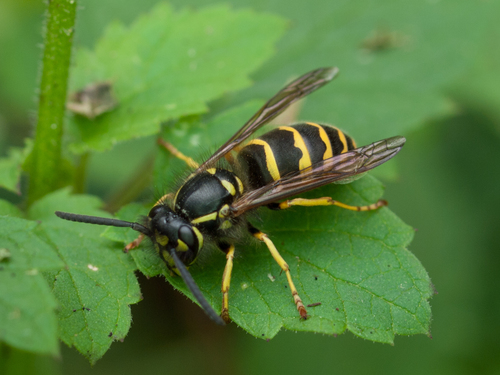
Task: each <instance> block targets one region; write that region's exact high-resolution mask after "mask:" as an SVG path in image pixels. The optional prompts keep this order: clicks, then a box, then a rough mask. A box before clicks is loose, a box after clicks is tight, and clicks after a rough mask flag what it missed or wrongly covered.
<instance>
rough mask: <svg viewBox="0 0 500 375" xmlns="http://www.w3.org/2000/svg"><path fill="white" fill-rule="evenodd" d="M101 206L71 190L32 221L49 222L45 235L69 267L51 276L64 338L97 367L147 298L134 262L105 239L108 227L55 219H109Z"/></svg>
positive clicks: (37, 209)
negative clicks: (71, 215)
mask: <svg viewBox="0 0 500 375" xmlns="http://www.w3.org/2000/svg"><path fill="white" fill-rule="evenodd" d="M98 206H100V201H99V200H98V199H97V198H95V197H89V196H70V195H69V192H68V190H67V189H65V190H61V191H57V192H55V193H53V194H51V195H48V196H46V197H44V198H43V199H42V200H40V201H38V202H36V203H35V204H34V205H33V206H32V208H31V209H30V212H29V214H30V216H31V217H32V218H35V219H38V220H43V226H44V233H45V236H46V237H47V240H49V241H50V242H51V243H53V244H54V245H55V246H56V248H57V251H58V255H59V257H60V259H61V260H62V262H63V263H64V269H62V270H60V271H58V272H51V273H48V274H47V275H48V280H49V281H50V285H51V287H52V290H53V293H54V294H55V296H56V298H57V300H58V301H59V304H60V305H61V309H60V310H59V312H58V317H59V332H60V337H61V339H62V340H63V341H64V342H65V343H66V344H68V345H70V346H75V347H76V348H77V349H78V350H79V351H80V352H81V353H82V354H83V355H84V356H85V357H87V358H88V359H89V360H90V362H91V363H94V362H95V361H96V360H98V359H99V358H101V357H102V356H103V355H104V353H105V352H106V351H107V350H108V349H109V347H110V345H111V343H112V342H113V341H116V340H120V339H123V338H124V337H125V336H126V334H127V332H128V330H129V328H130V323H131V314H130V307H129V305H130V304H132V303H136V302H138V301H139V300H140V299H141V294H140V290H139V285H138V283H137V279H136V277H135V275H134V270H135V268H136V267H135V265H134V263H133V261H132V259H131V258H130V256H129V255H127V254H124V253H123V251H122V247H121V246H119V245H118V244H117V243H115V242H112V241H109V240H107V239H104V238H102V237H101V236H100V234H101V233H102V231H103V230H104V227H99V226H97V225H90V224H84V223H73V222H68V221H65V220H62V219H59V218H58V217H56V216H55V215H54V211H56V210H61V211H68V212H75V213H81V214H90V215H98V216H106V217H109V214H107V213H105V212H103V211H100V210H98V208H97V207H98Z"/></svg>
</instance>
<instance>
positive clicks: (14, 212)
mask: <svg viewBox="0 0 500 375" xmlns="http://www.w3.org/2000/svg"><path fill="white" fill-rule="evenodd" d="M0 215H4V216H12V217H21V218H22V217H23V213H22V212H21V210H20V209H19V208H17V207H16V206H14V205H13V204H12V203H10V202H7V201H4V200H2V199H0Z"/></svg>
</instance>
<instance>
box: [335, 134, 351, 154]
mask: <svg viewBox="0 0 500 375" xmlns="http://www.w3.org/2000/svg"><path fill="white" fill-rule="evenodd" d="M335 129H337V128H335ZM337 132H338V134H339V139H340V142H342V144H343V145H344V148H343V149H342V151H341V152H340V153H341V154H343V153H344V152H347V150H348V147H347V139H345V134H344V133H343V132H342V130H340V129H337Z"/></svg>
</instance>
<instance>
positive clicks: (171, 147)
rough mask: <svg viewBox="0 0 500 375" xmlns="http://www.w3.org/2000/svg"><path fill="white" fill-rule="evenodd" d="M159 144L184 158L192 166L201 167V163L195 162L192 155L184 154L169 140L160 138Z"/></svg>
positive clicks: (177, 156) (176, 155)
mask: <svg viewBox="0 0 500 375" xmlns="http://www.w3.org/2000/svg"><path fill="white" fill-rule="evenodd" d="M158 144H159V145H160V146H163V147H165V148H166V149H167V150H168V151H169V152H170V153H171V154H172V155H173V156H175V157H176V158H179V159H181V160H184V161H185V162H186V164H187V165H188V166H189V167H190V168H198V167H199V164H198V163H197V162H195V161H194V160H193V159H191V158H190V157H188V156H186V155H184V154H183V153H182V152H180V151H179V150H177V149H176V148H175V147H174V146H173V145H172V144H170V143H168V142H167V141H164V140H163V139H161V138H158Z"/></svg>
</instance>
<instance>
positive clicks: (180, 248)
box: [175, 240, 189, 251]
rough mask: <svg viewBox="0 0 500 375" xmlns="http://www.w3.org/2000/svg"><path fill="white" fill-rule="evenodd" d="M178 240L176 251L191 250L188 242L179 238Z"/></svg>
mask: <svg viewBox="0 0 500 375" xmlns="http://www.w3.org/2000/svg"><path fill="white" fill-rule="evenodd" d="M177 242H178V245H177V247H176V248H175V250H176V251H188V250H189V247H188V245H186V243H185V242H184V241H181V240H178V241H177Z"/></svg>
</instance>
